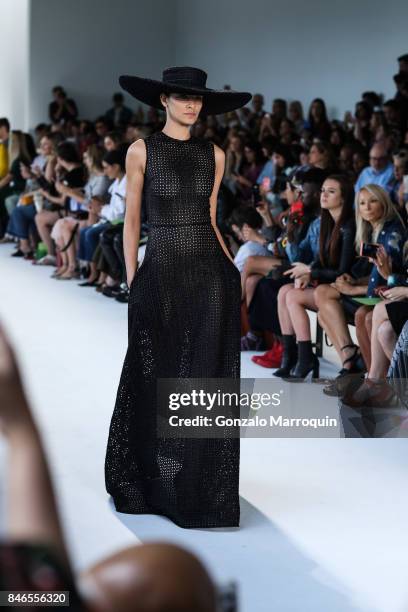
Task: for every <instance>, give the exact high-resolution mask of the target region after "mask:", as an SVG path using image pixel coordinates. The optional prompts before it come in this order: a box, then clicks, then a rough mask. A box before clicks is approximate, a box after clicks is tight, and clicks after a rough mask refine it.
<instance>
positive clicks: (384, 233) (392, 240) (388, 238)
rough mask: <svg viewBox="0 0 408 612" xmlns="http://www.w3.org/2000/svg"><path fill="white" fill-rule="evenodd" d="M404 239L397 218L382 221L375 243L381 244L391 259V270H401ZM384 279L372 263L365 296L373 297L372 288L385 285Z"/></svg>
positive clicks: (404, 230)
mask: <svg viewBox="0 0 408 612" xmlns="http://www.w3.org/2000/svg"><path fill="white" fill-rule="evenodd" d="M405 240H406V229H405V228H404V226H403V225H402V223H401V221H400V220H399V219H392V220H391V221H387V222H386V223H384V226H383V228H382V230H381V232H380V233H379V235H378V237H377V240H376V242H377V244H382V245H383V246H384V248H385V250H386V252H387V253H388V255H390V256H391V259H392V269H393V272H397V273H398V272H402V270H403V261H402V251H403V246H404V242H405ZM386 284H387V283H386V281H385V280H384V278H383V277H382V276H381V274H380V273H379V272H378V270H377V266H376V265H375V264H373V267H372V268H371V273H370V278H369V282H368V289H367V297H374V296H375V294H374V290H375V289H376V288H377V287H380V286H381V285H386Z"/></svg>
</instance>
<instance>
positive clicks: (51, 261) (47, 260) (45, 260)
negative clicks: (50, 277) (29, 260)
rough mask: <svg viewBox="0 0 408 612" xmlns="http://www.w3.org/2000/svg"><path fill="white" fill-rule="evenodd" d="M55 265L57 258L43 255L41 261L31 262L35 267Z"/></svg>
mask: <svg viewBox="0 0 408 612" xmlns="http://www.w3.org/2000/svg"><path fill="white" fill-rule="evenodd" d="M56 263H57V258H56V257H55V255H44V257H41V259H37V260H34V261H33V264H34V265H35V266H55V265H56Z"/></svg>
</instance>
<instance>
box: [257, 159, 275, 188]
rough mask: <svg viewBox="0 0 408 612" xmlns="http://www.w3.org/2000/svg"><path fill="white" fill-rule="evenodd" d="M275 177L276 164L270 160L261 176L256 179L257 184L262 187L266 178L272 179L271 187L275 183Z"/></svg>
mask: <svg viewBox="0 0 408 612" xmlns="http://www.w3.org/2000/svg"><path fill="white" fill-rule="evenodd" d="M275 176H276V173H275V164H274V163H273V161H272V160H271V159H270V160H268V161H267V162H266V164H265V165H264V167H263V168H262V170H261V173H260V175H259V176H258V178H257V179H256V182H257V184H258V185H260V184H261V183H262V181H263V179H264V178H265V177H268V178H270V179H271V185H273V182H274V180H275Z"/></svg>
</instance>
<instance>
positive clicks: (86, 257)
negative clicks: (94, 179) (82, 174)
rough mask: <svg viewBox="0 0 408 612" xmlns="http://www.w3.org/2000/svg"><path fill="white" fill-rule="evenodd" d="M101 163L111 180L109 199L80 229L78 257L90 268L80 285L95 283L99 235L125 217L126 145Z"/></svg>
mask: <svg viewBox="0 0 408 612" xmlns="http://www.w3.org/2000/svg"><path fill="white" fill-rule="evenodd" d="M102 165H103V169H104V172H105V174H106V176H107V177H108V178H109V179H110V180H111V181H113V182H112V184H111V186H110V187H109V190H108V191H109V194H110V200H109V203H108V204H105V205H104V206H101V208H100V212H99V213H98V216H99V220H98V221H97V222H96V223H94V224H93V225H91V226H88V227H83V228H81V230H80V235H79V248H78V259H80V260H82V261H84V262H87V263H88V264H89V268H90V273H89V276H88V278H87V279H86V281H85V282H83V283H79V286H80V287H94V286H96V285H97V281H98V277H99V272H98V269H97V265H96V262H95V261H94V259H93V257H94V254H95V251H96V248H97V246H98V244H99V238H100V235H101V234H102V232H103V231H104V230H105V229H107V228H108V227H110V224H111V223H112V222H117V221H122V220H123V219H124V217H125V196H126V147H120V148H119V149H115V150H113V151H110V152H109V153H106V154H105V156H104V158H103V162H102ZM95 199H97V198H95Z"/></svg>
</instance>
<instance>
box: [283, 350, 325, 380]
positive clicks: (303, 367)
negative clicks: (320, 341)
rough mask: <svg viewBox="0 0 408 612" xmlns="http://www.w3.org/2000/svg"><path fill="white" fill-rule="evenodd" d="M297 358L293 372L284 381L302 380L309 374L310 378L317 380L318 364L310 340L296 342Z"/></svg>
mask: <svg viewBox="0 0 408 612" xmlns="http://www.w3.org/2000/svg"><path fill="white" fill-rule="evenodd" d="M298 353H299V358H298V361H297V363H296V365H295V368H294V370H293V371H292V373H291V374H289V376H288V377H287V378H286V380H288V381H291V380H304V379H305V378H306V377H307V376H308V375H309V374H310V373H312V378H319V371H320V362H319V359H318V357H317V356H316V355H315V354H314V352H313V349H312V343H311V341H310V340H305V341H302V342H298Z"/></svg>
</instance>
